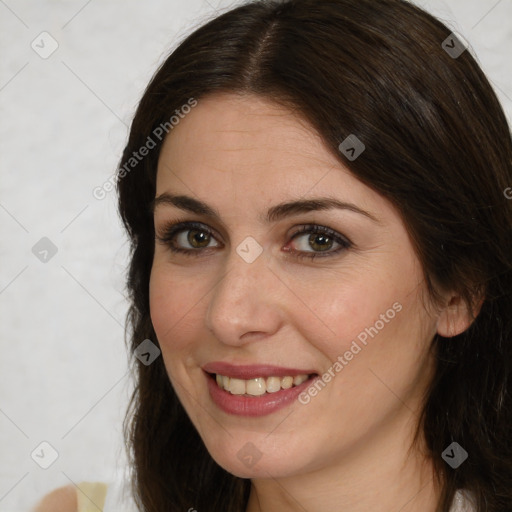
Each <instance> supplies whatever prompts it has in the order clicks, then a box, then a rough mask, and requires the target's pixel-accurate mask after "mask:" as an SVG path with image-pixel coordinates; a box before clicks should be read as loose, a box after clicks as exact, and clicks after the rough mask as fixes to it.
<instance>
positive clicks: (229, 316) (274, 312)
mask: <svg viewBox="0 0 512 512" xmlns="http://www.w3.org/2000/svg"><path fill="white" fill-rule="evenodd" d="M223 269H224V270H225V273H224V274H223V276H222V277H221V278H220V281H219V282H218V283H217V285H216V286H215V287H214V289H213V291H212V294H211V295H210V302H209V305H208V310H207V313H206V325H207V328H208V329H209V330H210V331H212V332H213V334H214V335H215V337H216V338H217V339H218V340H220V341H221V342H222V343H225V344H228V345H233V346H241V345H244V344H246V343H249V342H251V341H256V340H258V339H264V338H267V337H269V336H272V335H273V334H274V333H275V332H277V331H278V330H279V328H280V326H281V325H282V322H283V309H282V308H281V307H280V302H279V301H280V299H279V297H284V294H283V290H280V288H283V285H282V283H281V282H280V281H279V279H278V278H277V277H276V275H275V274H274V272H273V271H272V270H271V269H270V267H269V263H268V259H267V258H266V251H263V253H262V254H260V256H259V257H258V258H256V260H254V261H253V262H251V263H248V262H247V261H245V260H244V259H243V258H242V257H241V256H240V255H239V254H238V253H237V252H236V250H235V247H233V250H232V251H231V253H230V255H229V257H228V260H227V263H226V266H225V267H224V268H223ZM281 306H282V304H281Z"/></svg>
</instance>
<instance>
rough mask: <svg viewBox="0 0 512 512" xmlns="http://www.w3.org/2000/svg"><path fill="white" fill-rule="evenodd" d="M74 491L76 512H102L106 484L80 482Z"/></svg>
mask: <svg viewBox="0 0 512 512" xmlns="http://www.w3.org/2000/svg"><path fill="white" fill-rule="evenodd" d="M78 487H79V488H78V489H77V490H76V497H77V503H78V509H77V510H78V512H103V505H104V504H105V497H106V495H107V484H105V483H103V482H80V483H79V484H78Z"/></svg>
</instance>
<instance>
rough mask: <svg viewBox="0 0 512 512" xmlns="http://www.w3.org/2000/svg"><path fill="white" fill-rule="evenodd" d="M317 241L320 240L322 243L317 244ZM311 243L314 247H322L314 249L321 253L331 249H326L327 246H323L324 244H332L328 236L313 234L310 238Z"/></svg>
mask: <svg viewBox="0 0 512 512" xmlns="http://www.w3.org/2000/svg"><path fill="white" fill-rule="evenodd" d="M315 240H320V243H319V244H318V243H316V242H315ZM322 241H323V242H322ZM309 242H310V243H311V244H312V247H313V245H316V246H318V245H320V247H319V248H318V247H313V248H314V249H319V250H320V251H324V250H326V249H329V247H326V246H325V245H322V243H324V244H327V245H329V242H330V239H329V237H328V236H326V235H319V234H315V233H314V234H312V235H311V236H310V237H309Z"/></svg>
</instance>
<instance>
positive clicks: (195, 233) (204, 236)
mask: <svg viewBox="0 0 512 512" xmlns="http://www.w3.org/2000/svg"><path fill="white" fill-rule="evenodd" d="M187 238H188V241H189V243H190V245H192V246H193V247H197V246H198V245H199V246H200V247H201V242H206V243H204V244H203V245H208V242H209V235H208V233H205V232H204V231H199V230H198V229H191V230H190V231H189V235H188V237H187Z"/></svg>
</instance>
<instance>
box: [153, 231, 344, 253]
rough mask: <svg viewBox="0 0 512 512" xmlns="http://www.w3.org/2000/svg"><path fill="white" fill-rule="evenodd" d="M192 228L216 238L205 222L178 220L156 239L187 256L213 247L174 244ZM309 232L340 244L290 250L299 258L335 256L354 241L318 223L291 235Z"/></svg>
mask: <svg viewBox="0 0 512 512" xmlns="http://www.w3.org/2000/svg"><path fill="white" fill-rule="evenodd" d="M192 229H197V230H199V231H202V232H203V233H207V234H208V236H210V237H213V238H215V235H214V233H213V231H212V230H211V229H210V228H208V227H207V226H206V225H205V224H201V223H199V222H177V223H172V222H171V223H168V224H166V225H164V226H163V229H162V232H161V235H156V236H155V239H156V240H158V241H159V242H161V243H163V244H165V245H167V246H168V248H169V249H170V250H171V251H172V252H174V253H181V254H185V255H187V256H192V255H193V254H192V253H198V252H202V251H204V250H208V249H212V248H211V247H205V248H203V249H183V248H181V247H177V246H176V245H175V244H174V238H175V236H176V235H177V234H179V233H181V232H182V231H189V230H192ZM305 233H309V234H321V235H326V236H328V237H329V238H330V239H332V240H334V241H335V242H336V243H338V244H339V245H340V247H338V248H337V249H335V250H333V251H325V252H323V251H316V252H315V251H296V250H290V252H291V253H293V254H294V256H295V257H296V258H298V259H303V258H307V259H310V260H313V259H314V258H317V257H320V258H325V257H330V256H334V255H336V254H338V253H340V252H341V251H344V250H346V249H349V248H350V247H352V245H353V244H352V242H350V240H348V238H346V237H343V236H341V235H340V234H338V233H337V232H336V231H333V230H332V229H330V228H328V227H325V226H320V225H317V224H308V225H304V226H301V227H300V228H299V229H298V230H297V231H296V232H295V233H294V234H293V235H292V237H291V240H294V239H295V238H297V237H298V236H299V235H302V234H305Z"/></svg>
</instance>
